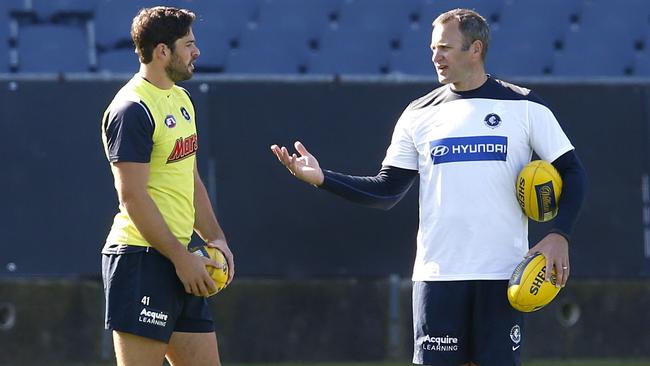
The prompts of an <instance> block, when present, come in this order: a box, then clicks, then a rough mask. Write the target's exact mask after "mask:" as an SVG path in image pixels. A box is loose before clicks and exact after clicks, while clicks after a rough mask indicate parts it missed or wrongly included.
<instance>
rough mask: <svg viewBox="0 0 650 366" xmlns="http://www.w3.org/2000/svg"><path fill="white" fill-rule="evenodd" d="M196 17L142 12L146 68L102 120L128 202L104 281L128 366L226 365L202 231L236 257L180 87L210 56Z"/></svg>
mask: <svg viewBox="0 0 650 366" xmlns="http://www.w3.org/2000/svg"><path fill="white" fill-rule="evenodd" d="M193 21H194V14H193V13H192V12H190V11H188V10H184V9H176V8H171V7H154V8H148V9H142V10H141V11H140V12H139V13H138V15H137V16H136V17H135V18H134V19H133V24H132V27H131V35H132V38H133V42H134V43H135V47H136V52H137V54H138V56H139V59H140V71H139V72H138V73H137V74H136V75H135V76H133V78H132V79H131V80H130V81H129V82H128V83H127V84H126V85H125V86H124V87H122V89H120V91H119V92H118V93H117V94H116V95H115V98H114V99H113V101H112V102H111V104H110V105H109V106H108V108H107V109H106V112H104V116H103V118H102V129H101V133H102V141H103V144H104V149H105V152H106V156H107V158H108V160H109V162H110V166H111V170H112V172H113V177H114V181H115V189H116V190H117V194H118V198H119V203H120V205H119V212H118V213H117V215H116V216H115V219H114V222H113V226H112V227H111V230H110V233H109V234H108V238H107V239H106V244H105V245H104V248H103V250H102V275H103V279H104V290H105V296H106V327H107V329H112V330H113V341H114V342H113V343H114V346H115V354H116V357H117V363H118V365H125V366H130V365H136V366H142V365H162V363H163V361H164V359H165V357H166V358H167V360H168V361H169V362H170V363H171V364H173V365H219V364H220V361H219V351H218V348H217V338H216V335H215V331H214V323H213V320H212V316H211V314H210V310H209V308H208V304H207V301H206V298H205V297H206V296H208V294H209V293H212V292H214V291H215V290H216V286H215V284H214V282H213V281H212V279H211V277H210V275H209V274H208V272H207V270H206V265H209V266H214V267H219V266H220V265H219V264H218V263H216V262H215V261H213V260H210V259H207V258H203V257H200V256H197V255H194V254H192V253H190V252H189V251H188V249H187V246H188V244H189V242H190V238H191V236H192V232H193V231H196V233H197V234H198V235H199V236H200V237H201V239H203V240H204V241H205V242H206V243H207V245H209V246H213V247H216V248H218V249H219V250H221V251H222V252H223V253H224V255H225V257H226V259H227V262H228V266H229V270H230V273H229V275H230V276H229V279H228V282H230V281H232V276H233V275H234V263H233V255H232V253H231V251H230V249H229V248H228V245H227V243H226V237H225V235H224V232H223V230H222V229H221V227H220V225H219V223H218V221H217V219H216V216H215V214H214V212H213V210H212V206H211V204H210V200H209V197H208V194H207V191H206V189H205V186H204V184H203V182H202V181H201V177H200V175H199V172H198V168H197V164H196V151H197V149H198V137H197V132H196V120H195V117H196V114H195V111H194V105H193V103H192V100H191V98H190V95H189V93H188V92H187V90H185V89H183V88H181V87H179V86H177V85H176V83H177V82H179V81H183V80H188V79H190V78H191V77H192V74H193V70H194V62H195V61H196V59H197V57H198V56H199V54H200V52H199V49H198V48H197V46H196V41H195V39H194V34H193V33H192V28H191V26H192V22H193Z"/></svg>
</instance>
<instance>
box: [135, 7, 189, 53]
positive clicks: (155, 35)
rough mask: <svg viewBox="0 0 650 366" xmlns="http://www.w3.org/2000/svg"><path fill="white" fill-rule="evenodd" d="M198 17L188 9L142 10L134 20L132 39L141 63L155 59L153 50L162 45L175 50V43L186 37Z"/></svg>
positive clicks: (154, 8)
mask: <svg viewBox="0 0 650 366" xmlns="http://www.w3.org/2000/svg"><path fill="white" fill-rule="evenodd" d="M195 18H196V16H195V15H194V13H192V12H191V11H189V10H187V9H178V8H172V7H165V6H156V7H153V8H144V9H141V10H140V12H139V13H138V15H136V16H135V18H133V23H132V24H131V38H132V39H133V43H134V44H135V50H136V52H137V53H138V56H139V57H140V62H142V63H143V64H148V63H149V62H151V60H152V59H153V49H154V48H156V46H157V45H159V44H160V43H164V44H166V45H167V47H169V48H171V49H172V51H173V50H174V42H176V40H177V39H179V38H182V37H184V36H186V35H187V34H188V33H189V32H190V27H191V26H192V23H193V22H194V19H195Z"/></svg>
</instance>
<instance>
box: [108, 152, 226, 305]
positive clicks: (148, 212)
mask: <svg viewBox="0 0 650 366" xmlns="http://www.w3.org/2000/svg"><path fill="white" fill-rule="evenodd" d="M111 170H112V171H113V176H114V177H115V189H116V190H117V194H118V198H119V200H120V204H121V205H122V206H123V207H124V208H125V209H126V212H127V213H128V214H129V217H130V218H131V220H132V221H133V223H134V224H135V226H136V228H137V229H138V231H140V233H141V234H142V236H143V237H144V238H145V240H147V242H148V243H150V244H151V246H153V247H154V248H155V249H156V250H158V251H159V252H160V253H162V254H163V255H164V256H165V257H167V258H169V259H170V260H171V261H172V263H173V264H174V267H175V268H176V274H177V275H178V277H179V279H180V280H181V282H182V283H183V286H184V287H185V291H186V292H188V293H191V294H194V295H196V296H208V294H209V292H211V291H214V290H216V288H215V285H214V283H213V281H212V279H211V278H210V275H209V274H208V272H207V271H206V269H205V265H206V264H207V263H209V262H206V261H209V260H207V259H205V258H201V257H199V256H195V255H192V254H191V253H189V252H188V251H187V248H186V247H185V246H184V245H183V244H181V243H180V242H179V241H178V239H176V237H175V236H174V234H172V232H171V231H170V230H169V227H168V226H167V224H166V223H165V220H164V218H163V217H162V214H161V213H160V210H159V209H158V207H157V206H156V203H155V202H154V201H153V199H152V198H151V196H149V193H148V192H147V189H146V188H147V182H148V180H149V164H147V163H133V162H120V163H113V164H111ZM210 262H212V263H214V262H213V261H210ZM214 264H215V265H216V263H214Z"/></svg>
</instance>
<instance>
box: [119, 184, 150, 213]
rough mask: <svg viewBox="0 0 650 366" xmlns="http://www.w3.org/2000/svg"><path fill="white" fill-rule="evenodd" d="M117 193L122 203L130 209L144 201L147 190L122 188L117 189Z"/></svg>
mask: <svg viewBox="0 0 650 366" xmlns="http://www.w3.org/2000/svg"><path fill="white" fill-rule="evenodd" d="M117 195H118V199H119V200H120V205H122V206H124V208H126V210H127V211H129V208H131V207H133V206H134V205H137V204H138V202H140V201H142V198H143V197H144V196H145V195H147V192H146V190H134V189H120V190H118V191H117Z"/></svg>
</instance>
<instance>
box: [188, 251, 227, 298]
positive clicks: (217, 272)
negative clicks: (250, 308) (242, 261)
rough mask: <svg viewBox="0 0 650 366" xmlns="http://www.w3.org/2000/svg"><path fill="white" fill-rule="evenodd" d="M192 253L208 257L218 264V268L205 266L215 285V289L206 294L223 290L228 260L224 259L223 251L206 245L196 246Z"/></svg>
mask: <svg viewBox="0 0 650 366" xmlns="http://www.w3.org/2000/svg"><path fill="white" fill-rule="evenodd" d="M193 253H194V254H196V255H200V256H202V257H205V258H210V259H212V260H214V261H215V262H217V263H218V264H219V265H220V267H218V268H215V267H212V266H205V267H206V268H207V270H208V273H209V274H210V277H212V280H213V281H214V284H215V285H216V286H217V291H215V292H211V293H210V294H209V295H208V296H212V295H215V294H216V293H218V292H219V291H221V290H223V289H224V288H225V287H226V285H227V284H228V261H226V257H225V256H224V255H223V253H222V252H221V251H220V250H219V249H217V248H213V247H209V246H207V245H204V246H201V247H199V248H197V249H196V250H194V252H193Z"/></svg>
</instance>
